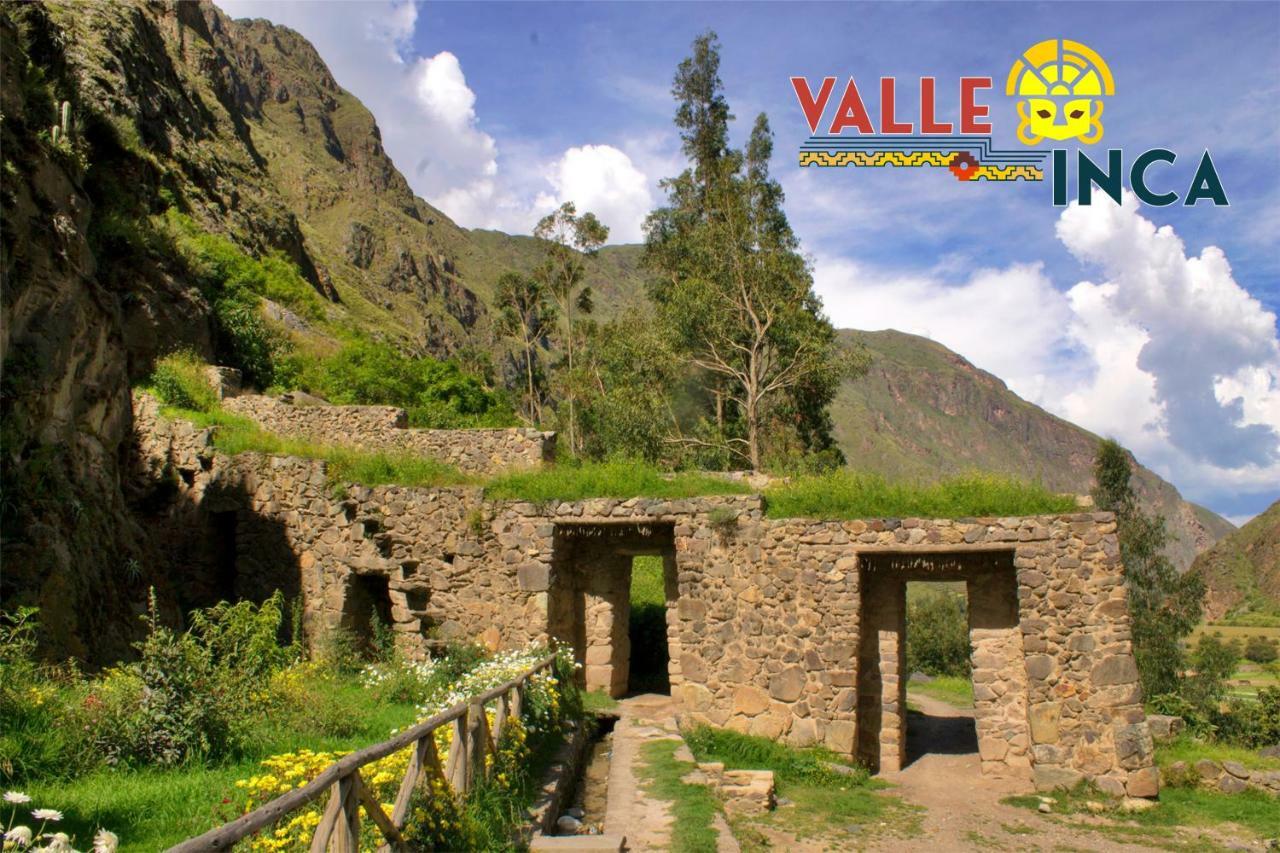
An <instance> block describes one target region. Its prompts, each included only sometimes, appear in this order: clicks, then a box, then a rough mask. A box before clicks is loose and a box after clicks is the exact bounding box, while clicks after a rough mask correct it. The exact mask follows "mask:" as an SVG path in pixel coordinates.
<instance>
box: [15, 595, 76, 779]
mask: <svg viewBox="0 0 1280 853" xmlns="http://www.w3.org/2000/svg"><path fill="white" fill-rule="evenodd" d="M37 614H38V611H37V610H36V609H35V608H33V607H22V608H18V609H17V610H16V611H13V612H11V613H4V614H0V779H3V780H5V781H10V780H17V779H29V778H34V777H39V778H55V779H59V778H66V777H68V776H72V775H74V774H75V773H76V772H77V771H79V770H81V769H83V768H84V766H85V765H86V764H87V763H88V762H90V761H92V757H91V756H92V750H90V749H89V748H88V743H87V742H86V740H87V737H86V735H85V732H84V727H83V725H82V724H81V722H80V717H81V714H80V698H81V697H80V692H79V691H78V690H77V689H76V677H75V676H76V674H75V672H74V671H72V670H67V669H65V668H59V667H51V666H48V665H44V664H41V663H39V662H37V661H36V659H35V650H36V636H37V633H38V630H39V626H38V622H37V619H36V617H37Z"/></svg>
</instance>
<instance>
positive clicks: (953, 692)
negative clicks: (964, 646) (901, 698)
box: [907, 675, 973, 708]
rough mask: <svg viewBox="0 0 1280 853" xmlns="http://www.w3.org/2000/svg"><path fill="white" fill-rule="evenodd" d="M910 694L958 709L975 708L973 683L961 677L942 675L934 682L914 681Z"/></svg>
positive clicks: (910, 684) (910, 687) (909, 687)
mask: <svg viewBox="0 0 1280 853" xmlns="http://www.w3.org/2000/svg"><path fill="white" fill-rule="evenodd" d="M907 691H908V692H909V693H920V694H922V695H924V696H930V697H932V698H934V699H937V700H939V701H942V702H946V703H947V704H948V705H953V706H955V707H957V708H972V707H973V682H972V681H970V680H969V679H968V678H966V677H964V676H960V675H940V676H938V677H936V678H934V679H933V681H912V682H910V683H909V684H908V685H907Z"/></svg>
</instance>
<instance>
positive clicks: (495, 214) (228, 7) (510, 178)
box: [218, 0, 653, 243]
mask: <svg viewBox="0 0 1280 853" xmlns="http://www.w3.org/2000/svg"><path fill="white" fill-rule="evenodd" d="M218 5H219V6H220V7H221V8H222V9H223V11H225V12H226V13H227V14H229V15H231V16H232V17H236V18H243V17H262V18H267V19H268V20H270V21H272V22H274V23H277V24H283V25H285V26H289V27H292V28H293V29H296V30H297V31H298V32H300V33H302V35H303V36H305V37H306V38H307V39H308V40H309V41H311V42H312V44H314V45H315V47H316V50H318V51H319V52H320V55H321V57H323V58H324V60H325V62H326V63H327V64H328V65H329V68H330V70H331V71H332V72H333V75H334V77H335V78H336V79H337V81H338V83H339V85H341V86H343V87H345V88H346V89H348V90H349V91H351V92H352V93H353V94H354V95H355V96H356V97H358V98H360V100H361V101H362V102H363V103H364V105H365V106H366V107H368V108H369V110H370V111H371V112H372V113H373V115H374V118H376V119H377V121H378V127H379V128H380V130H381V131H382V136H383V145H384V147H385V148H386V150H387V153H388V154H390V156H391V159H392V160H393V161H394V162H395V164H396V166H397V167H398V168H399V169H400V170H401V171H402V172H403V173H404V175H405V177H406V178H407V179H408V181H409V185H410V186H411V187H413V190H414V192H416V193H418V195H420V196H422V197H423V198H425V199H426V200H427V201H428V202H430V203H431V204H433V205H435V206H436V207H437V208H439V209H441V210H443V211H444V212H445V213H446V214H448V215H449V216H450V217H452V218H453V219H454V220H455V221H457V222H458V224H460V225H463V226H466V227H470V228H496V229H500V230H503V231H508V232H513V233H527V232H529V231H531V230H532V228H533V225H534V224H535V223H536V222H537V220H538V218H539V217H540V216H542V215H543V214H545V213H546V212H548V211H549V210H551V209H552V208H553V207H554V206H555V204H556V203H558V201H557V200H564V201H569V200H572V201H574V202H575V203H576V204H577V205H578V209H579V210H580V211H581V210H590V211H592V212H594V213H595V214H596V215H597V216H599V217H600V218H601V220H603V221H604V222H605V224H607V225H609V226H610V228H611V231H612V233H611V235H610V238H611V240H610V242H615V243H616V242H625V241H628V240H637V239H639V238H640V236H641V232H640V225H641V223H642V222H643V220H644V216H645V214H647V213H648V211H649V208H650V206H651V200H652V186H653V180H652V179H650V178H649V177H648V174H653V173H651V172H648V171H647V166H648V163H647V157H643V156H642V157H639V158H637V157H635V154H636V152H635V151H624V150H622V149H619V148H616V147H614V146H611V145H585V144H584V145H580V146H573V147H570V148H568V149H563V150H555V151H545V150H539V149H538V147H537V141H534V140H520V139H509V140H508V139H504V140H503V141H502V144H501V145H499V142H498V140H496V139H495V138H494V137H493V136H492V135H491V134H490V133H489V132H487V131H486V130H485V129H484V122H483V120H482V116H481V107H482V105H480V104H478V103H477V97H476V93H475V92H474V91H473V90H472V89H471V87H470V86H469V85H468V84H467V79H466V75H465V73H464V70H463V67H462V63H461V62H460V61H459V60H458V57H457V56H456V55H454V54H453V53H451V52H449V51H441V52H439V53H437V54H435V55H434V56H415V55H414V51H413V36H414V33H415V30H416V28H417V25H418V13H417V5H416V4H415V3H413V2H376V1H375V2H343V3H328V4H326V5H325V7H324V11H323V14H317V11H316V6H315V5H314V3H309V2H290V0H218ZM627 148H628V149H630V148H632V145H631V143H630V142H628V144H627ZM504 150H505V151H507V152H511V151H514V152H516V153H517V154H518V155H519V156H517V157H512V158H510V160H508V158H505V157H504V156H503V151H504ZM640 153H641V154H645V155H647V153H648V152H647V150H642V151H641V152H640Z"/></svg>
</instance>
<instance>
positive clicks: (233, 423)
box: [161, 407, 472, 487]
mask: <svg viewBox="0 0 1280 853" xmlns="http://www.w3.org/2000/svg"><path fill="white" fill-rule="evenodd" d="M161 414H163V415H164V416H165V417H167V418H179V419H182V420H186V421H191V422H192V423H193V424H195V425H196V426H198V427H214V428H215V429H214V433H213V444H214V447H216V448H217V449H218V450H221V451H222V452H223V453H226V454H229V455H232V456H234V455H235V454H237V453H250V452H252V453H267V454H271V455H275V456H301V457H304V458H308V459H323V460H325V461H326V462H327V463H329V479H330V481H332V482H334V483H343V484H345V483H358V484H360V485H363V486H379V485H385V484H395V485H402V486H427V487H439V486H456V485H464V484H467V483H470V482H472V480H471V479H470V478H469V477H467V476H465V475H464V474H462V472H460V471H459V470H458V469H457V468H454V467H453V466H451V465H446V464H445V463H443V462H439V461H437V460H435V459H430V458H428V457H425V456H417V455H412V454H407V453H385V452H372V451H364V450H357V449H353V448H348V447H337V446H334V445H329V444H320V443H317V442H313V441H307V440H305V439H297V438H283V437H281V436H278V435H275V434H274V433H270V432H267V431H266V430H264V429H262V428H260V427H259V426H258V425H257V424H256V423H254V422H253V421H252V420H250V419H249V418H246V417H242V416H240V415H233V414H230V413H228V412H224V411H220V410H215V411H212V412H197V411H193V410H190V409H175V408H172V407H165V408H163V409H162V410H161Z"/></svg>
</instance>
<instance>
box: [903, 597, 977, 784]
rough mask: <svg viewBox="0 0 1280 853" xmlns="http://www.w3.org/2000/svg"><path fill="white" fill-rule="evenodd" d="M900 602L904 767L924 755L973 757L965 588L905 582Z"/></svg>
mask: <svg viewBox="0 0 1280 853" xmlns="http://www.w3.org/2000/svg"><path fill="white" fill-rule="evenodd" d="M906 601H907V615H906V623H905V626H906V649H907V652H906V669H905V670H904V672H905V675H906V679H907V742H906V759H905V762H904V766H910V765H911V764H913V763H915V762H916V761H918V760H919V759H920V758H921V757H923V756H925V755H929V754H935V755H970V754H974V753H977V751H978V735H977V730H976V729H975V728H974V720H973V682H972V680H971V674H972V666H971V662H970V659H971V657H972V654H973V649H972V646H971V645H970V643H969V604H968V594H967V589H966V584H964V583H962V582H958V581H908V582H906Z"/></svg>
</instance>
